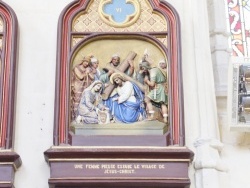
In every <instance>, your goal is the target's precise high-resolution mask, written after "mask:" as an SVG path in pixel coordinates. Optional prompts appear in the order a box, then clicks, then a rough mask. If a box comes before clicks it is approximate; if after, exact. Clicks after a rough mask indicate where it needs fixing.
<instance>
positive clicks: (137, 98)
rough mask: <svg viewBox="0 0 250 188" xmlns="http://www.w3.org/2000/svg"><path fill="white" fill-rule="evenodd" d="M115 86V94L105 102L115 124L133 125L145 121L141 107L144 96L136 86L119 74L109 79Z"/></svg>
mask: <svg viewBox="0 0 250 188" xmlns="http://www.w3.org/2000/svg"><path fill="white" fill-rule="evenodd" d="M110 82H111V83H112V84H115V85H116V86H117V87H116V88H115V90H116V92H117V94H116V95H114V96H112V97H110V98H109V99H108V100H106V101H105V105H106V106H107V107H108V108H109V109H110V111H111V115H112V116H113V118H114V120H115V122H122V123H133V122H137V121H141V120H143V119H145V117H146V112H145V109H144V105H143V99H144V95H143V93H142V91H141V90H140V89H139V87H138V86H137V85H135V84H134V83H132V82H129V81H125V80H124V78H123V76H122V75H121V74H119V73H114V74H112V76H111V77H110Z"/></svg>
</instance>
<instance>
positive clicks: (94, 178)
mask: <svg viewBox="0 0 250 188" xmlns="http://www.w3.org/2000/svg"><path fill="white" fill-rule="evenodd" d="M65 179H70V180H106V179H108V180H110V179H112V180H124V179H126V180H127V179H129V180H145V179H147V180H188V181H189V179H188V178H173V177H166V178H164V177H154V178H152V177H151V178H149V177H113V176H110V177H64V178H50V180H65Z"/></svg>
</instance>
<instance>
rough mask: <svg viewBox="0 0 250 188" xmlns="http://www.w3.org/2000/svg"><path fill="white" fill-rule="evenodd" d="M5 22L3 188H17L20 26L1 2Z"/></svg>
mask: <svg viewBox="0 0 250 188" xmlns="http://www.w3.org/2000/svg"><path fill="white" fill-rule="evenodd" d="M0 17H1V18H2V20H3V32H1V33H0V38H1V40H2V49H1V57H0V58H1V66H0V70H1V73H0V107H1V108H0V148H2V149H0V187H11V188H12V187H14V185H13V181H14V172H15V170H16V169H17V168H18V167H19V166H20V165H21V159H20V156H19V155H18V154H16V153H15V152H13V151H12V150H13V145H14V122H15V88H16V66H17V65H16V64H17V43H18V42H17V40H18V22H17V18H16V15H15V13H14V11H13V10H12V9H11V8H10V7H9V6H8V5H7V4H5V3H4V2H2V1H0Z"/></svg>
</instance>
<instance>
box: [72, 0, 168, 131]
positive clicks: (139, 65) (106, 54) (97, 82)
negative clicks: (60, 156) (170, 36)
mask: <svg viewBox="0 0 250 188" xmlns="http://www.w3.org/2000/svg"><path fill="white" fill-rule="evenodd" d="M97 10H98V12H97ZM97 15H98V16H97ZM90 20H92V21H90ZM93 20H94V21H93ZM166 25H167V24H166V21H164V19H163V17H162V16H160V15H158V14H153V12H152V9H150V7H149V5H148V3H147V1H140V2H138V1H132V0H131V1H125V0H124V1H117V0H114V1H105V0H101V1H93V2H92V3H91V4H90V5H89V7H88V9H87V11H86V13H85V14H84V13H81V14H79V15H78V16H77V17H76V19H75V20H74V22H73V31H74V33H79V34H80V35H81V34H82V35H83V36H84V33H85V35H86V34H87V32H94V31H95V32H96V31H98V32H105V33H107V32H111V31H116V32H125V31H126V32H128V31H129V32H142V31H143V32H153V33H154V32H159V31H161V32H162V31H165V32H166V31H167V26H166ZM162 34H163V33H162ZM164 37H165V38H166V35H165V36H164ZM73 38H74V37H73ZM78 39H79V38H78ZM73 41H74V42H75V44H77V43H76V42H77V41H79V44H78V45H77V46H74V47H75V48H76V49H75V50H74V54H73V56H72V62H71V126H72V127H73V129H74V131H75V132H76V130H78V129H76V127H79V125H91V126H92V127H93V126H96V127H97V128H98V127H100V125H99V126H97V125H98V124H112V126H113V127H114V126H120V125H122V124H124V125H125V124H126V125H128V124H133V125H137V124H139V125H142V123H143V124H144V126H146V125H147V124H152V123H153V124H157V125H159V126H162V128H163V129H166V127H165V124H166V123H167V119H168V94H167V82H168V77H167V64H168V62H167V56H166V53H165V52H164V50H166V48H163V47H162V46H161V45H160V44H157V42H155V40H153V39H151V38H148V37H146V36H135V35H122V34H120V35H116V36H115V35H111V34H107V35H103V36H101V35H100V34H99V36H96V37H95V38H93V39H89V40H85V41H84V40H74V39H73ZM152 121H153V122H152ZM165 131H166V130H165ZM84 132H85V134H86V133H87V130H85V131H84ZM135 132H137V131H135ZM163 132H164V131H163ZM100 134H112V133H111V132H109V131H107V130H105V131H104V132H101V133H100ZM120 134H121V133H120ZM130 134H133V133H131V131H130ZM136 134H137V133H136Z"/></svg>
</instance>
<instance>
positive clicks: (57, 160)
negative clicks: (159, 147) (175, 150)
mask: <svg viewBox="0 0 250 188" xmlns="http://www.w3.org/2000/svg"><path fill="white" fill-rule="evenodd" d="M60 161H61V162H73V161H83V162H93V161H96V162H109V161H110V162H111V161H112V162H114V161H120V162H124V161H127V162H190V161H191V160H190V159H135V158H120V159H113V158H86V159H82V158H75V159H72V158H71V159H66V158H63V159H61V158H55V159H49V162H60Z"/></svg>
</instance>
